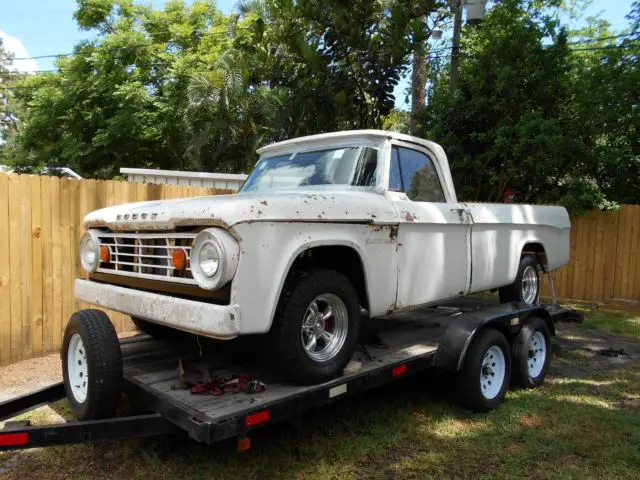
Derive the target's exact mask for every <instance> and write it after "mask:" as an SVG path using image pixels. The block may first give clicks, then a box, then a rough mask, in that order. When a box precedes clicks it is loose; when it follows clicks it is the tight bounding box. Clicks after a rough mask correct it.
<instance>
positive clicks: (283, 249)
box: [231, 222, 398, 334]
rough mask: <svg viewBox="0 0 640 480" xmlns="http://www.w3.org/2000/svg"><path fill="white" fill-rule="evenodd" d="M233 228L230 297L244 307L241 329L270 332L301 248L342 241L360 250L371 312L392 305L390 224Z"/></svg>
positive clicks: (393, 276)
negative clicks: (236, 240)
mask: <svg viewBox="0 0 640 480" xmlns="http://www.w3.org/2000/svg"><path fill="white" fill-rule="evenodd" d="M234 228H235V231H236V233H237V234H238V236H239V237H240V238H241V241H240V251H241V254H240V261H239V263H238V269H237V272H236V276H235V278H234V280H233V282H232V286H231V302H232V303H235V304H238V305H239V306H240V309H241V312H242V325H241V327H240V334H256V333H266V332H268V331H269V329H270V328H271V324H272V321H273V318H274V315H275V311H276V307H277V305H278V300H279V298H280V294H281V292H282V288H283V286H284V282H285V279H286V278H287V275H288V273H289V270H290V268H291V265H292V264H293V262H294V261H295V259H296V258H297V257H298V256H299V255H300V253H302V252H304V251H305V250H308V249H310V248H314V247H318V246H334V245H335V246H346V247H349V248H352V249H354V250H355V252H356V253H357V254H358V255H359V257H360V260H361V262H362V266H363V269H364V275H365V285H366V290H367V296H368V298H369V304H370V311H371V314H372V315H380V314H383V313H386V312H387V311H388V310H390V309H391V308H393V306H394V305H395V299H396V290H397V270H398V269H397V254H396V246H397V244H396V236H395V230H393V231H391V229H392V228H394V227H386V226H385V227H382V226H379V225H373V224H362V223H355V224H354V223H339V222H335V223H320V222H317V223H316V222H313V223H302V222H253V223H245V224H239V225H237V226H235V227H234ZM390 272H391V274H390Z"/></svg>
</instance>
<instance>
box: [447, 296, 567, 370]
mask: <svg viewBox="0 0 640 480" xmlns="http://www.w3.org/2000/svg"><path fill="white" fill-rule="evenodd" d="M531 316H536V317H540V318H542V319H544V321H545V322H546V324H547V326H548V327H549V332H550V333H551V335H552V336H553V335H555V328H554V324H553V320H552V319H551V316H550V315H549V312H547V310H546V309H545V308H543V307H536V306H533V307H524V306H522V305H520V304H517V303H514V306H513V309H512V310H511V311H507V312H504V311H503V312H499V313H497V312H494V311H493V309H491V308H489V309H485V310H478V311H475V312H470V313H463V314H461V315H459V316H458V317H457V318H456V317H454V319H453V321H452V322H451V324H450V325H449V326H448V327H447V329H446V330H445V332H444V334H443V335H442V340H441V341H440V345H439V346H438V352H437V354H436V359H435V367H436V368H437V369H439V370H444V371H448V372H457V371H459V370H460V369H461V368H462V365H463V363H464V359H465V356H466V354H467V350H468V349H469V347H470V346H471V344H472V343H473V340H474V338H475V337H476V336H477V335H478V332H480V331H482V330H484V329H486V328H495V329H497V330H499V331H500V332H502V333H503V334H504V336H505V337H506V338H507V341H508V342H509V344H511V343H512V342H513V340H514V339H515V337H516V335H517V334H518V332H519V331H520V329H521V328H522V326H523V325H524V324H525V323H526V322H527V320H528V319H529V317H531Z"/></svg>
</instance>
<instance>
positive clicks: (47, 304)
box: [34, 176, 54, 352]
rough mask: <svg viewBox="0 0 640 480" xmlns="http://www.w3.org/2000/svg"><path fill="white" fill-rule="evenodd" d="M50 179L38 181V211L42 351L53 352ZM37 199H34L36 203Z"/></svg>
mask: <svg viewBox="0 0 640 480" xmlns="http://www.w3.org/2000/svg"><path fill="white" fill-rule="evenodd" d="M52 180H53V179H52V177H49V176H43V177H42V178H41V179H40V205H41V208H40V211H41V213H42V226H41V229H40V235H41V237H42V269H43V271H42V351H43V352H50V351H51V350H53V344H54V342H53V336H54V333H53V244H52V237H53V232H52V231H51V211H52V206H51V199H52V196H53V195H52V193H51V184H52ZM36 200H37V199H34V201H36Z"/></svg>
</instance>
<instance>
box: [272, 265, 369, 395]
mask: <svg viewBox="0 0 640 480" xmlns="http://www.w3.org/2000/svg"><path fill="white" fill-rule="evenodd" d="M314 304H315V307H312V306H313V305H314ZM314 308H315V310H314ZM329 311H331V312H332V315H330V316H327V317H326V319H325V320H323V319H322V316H323V313H324V314H325V315H327V312H329ZM314 312H315V313H314ZM314 318H315V320H314ZM330 321H331V324H330V325H329V322H330ZM323 332H326V333H328V334H329V335H330V336H329V339H328V340H325V339H324V338H323ZM359 334H360V307H359V301H358V294H357V293H356V290H355V288H354V287H353V284H352V283H351V282H350V281H349V279H347V277H345V276H344V275H342V274H341V273H339V272H336V271H334V270H319V269H309V270H302V271H299V272H294V273H292V274H291V276H290V278H288V279H287V282H286V283H285V287H284V289H283V292H282V295H281V297H280V301H279V303H278V309H277V312H276V318H275V319H274V324H273V327H272V328H271V331H270V332H269V337H268V339H269V343H270V345H271V346H272V347H273V350H272V351H273V355H274V359H275V360H276V362H277V363H278V367H279V370H280V371H282V372H283V373H284V374H285V376H286V377H287V378H289V379H291V380H293V381H294V382H296V383H299V384H303V385H308V384H315V383H320V382H324V381H327V380H330V379H331V378H333V377H335V376H336V375H339V374H341V373H342V370H343V369H344V367H345V366H346V365H347V363H349V360H350V359H351V356H352V354H353V352H354V350H355V348H356V345H357V342H358V338H359ZM312 337H314V338H316V339H317V340H316V341H312ZM311 344H313V348H310V347H309V346H310V345H311Z"/></svg>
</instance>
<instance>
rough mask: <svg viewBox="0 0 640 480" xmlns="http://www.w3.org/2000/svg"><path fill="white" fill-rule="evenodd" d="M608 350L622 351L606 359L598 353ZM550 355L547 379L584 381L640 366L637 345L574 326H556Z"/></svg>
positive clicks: (612, 335) (561, 324)
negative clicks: (581, 379) (593, 376)
mask: <svg viewBox="0 0 640 480" xmlns="http://www.w3.org/2000/svg"><path fill="white" fill-rule="evenodd" d="M608 349H613V350H615V351H620V350H622V351H624V354H619V355H616V356H607V355H603V354H601V353H600V351H602V350H608ZM553 353H554V358H553V360H552V362H551V366H550V368H549V374H550V375H552V376H562V377H584V376H585V375H587V374H593V373H594V372H596V373H597V372H609V371H613V370H619V369H621V368H625V367H628V366H631V365H633V364H638V363H640V342H638V341H634V340H633V339H630V338H627V337H623V336H621V335H616V334H613V333H606V332H603V331H601V330H595V329H594V330H591V329H587V328H582V327H580V326H578V325H575V324H573V323H559V324H558V325H557V326H556V336H555V337H554V339H553Z"/></svg>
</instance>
